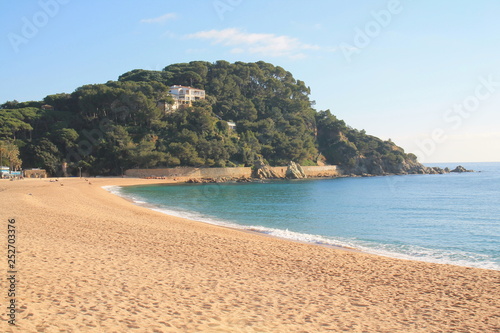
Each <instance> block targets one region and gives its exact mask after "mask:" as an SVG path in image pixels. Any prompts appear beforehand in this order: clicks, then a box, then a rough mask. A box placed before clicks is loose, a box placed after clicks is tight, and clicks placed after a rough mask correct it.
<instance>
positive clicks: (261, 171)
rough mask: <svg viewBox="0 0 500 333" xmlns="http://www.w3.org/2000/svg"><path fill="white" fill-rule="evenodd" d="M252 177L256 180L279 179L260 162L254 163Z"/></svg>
mask: <svg viewBox="0 0 500 333" xmlns="http://www.w3.org/2000/svg"><path fill="white" fill-rule="evenodd" d="M253 177H254V178H258V179H279V178H281V177H280V176H279V175H278V174H277V173H276V172H274V171H273V170H271V169H270V168H269V166H268V165H267V164H265V163H264V161H262V160H258V161H257V162H256V163H255V167H254V171H253Z"/></svg>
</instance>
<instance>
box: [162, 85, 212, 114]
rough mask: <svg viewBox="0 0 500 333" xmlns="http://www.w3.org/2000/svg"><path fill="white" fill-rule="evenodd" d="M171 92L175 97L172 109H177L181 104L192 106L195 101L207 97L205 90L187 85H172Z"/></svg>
mask: <svg viewBox="0 0 500 333" xmlns="http://www.w3.org/2000/svg"><path fill="white" fill-rule="evenodd" d="M169 92H170V94H171V95H172V97H173V98H174V105H173V106H172V110H177V109H178V108H179V107H180V106H182V105H186V106H191V105H192V104H193V101H197V100H200V99H205V90H203V89H196V88H192V87H186V86H177V85H174V86H171V87H170V91H169Z"/></svg>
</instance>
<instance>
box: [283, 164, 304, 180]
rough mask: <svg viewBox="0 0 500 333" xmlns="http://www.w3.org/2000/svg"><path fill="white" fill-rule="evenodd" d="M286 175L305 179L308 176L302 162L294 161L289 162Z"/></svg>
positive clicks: (289, 177)
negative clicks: (301, 164)
mask: <svg viewBox="0 0 500 333" xmlns="http://www.w3.org/2000/svg"><path fill="white" fill-rule="evenodd" d="M285 176H286V178H288V179H303V178H306V177H307V176H306V174H305V173H304V170H303V169H302V167H301V166H300V164H298V163H295V162H293V161H290V163H288V167H287V169H286V173H285Z"/></svg>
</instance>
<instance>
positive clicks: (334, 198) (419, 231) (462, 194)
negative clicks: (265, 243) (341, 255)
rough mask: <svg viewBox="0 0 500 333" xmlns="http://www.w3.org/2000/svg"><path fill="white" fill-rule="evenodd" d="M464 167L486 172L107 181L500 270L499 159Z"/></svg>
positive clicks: (244, 221)
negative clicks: (258, 179) (248, 180)
mask: <svg viewBox="0 0 500 333" xmlns="http://www.w3.org/2000/svg"><path fill="white" fill-rule="evenodd" d="M456 165H457V164H456V163H455V164H453V165H448V164H437V166H440V167H446V166H453V167H454V166H456ZM462 165H464V166H465V167H466V168H468V169H469V168H472V169H474V170H478V171H481V172H475V173H462V174H456V173H451V174H445V175H408V176H386V177H371V178H337V179H322V180H300V181H264V182H262V183H238V184H236V183H235V184H233V183H226V184H203V185H192V184H176V185H163V186H158V185H154V186H133V187H124V188H108V189H109V190H111V191H112V192H114V193H117V194H119V195H122V196H125V197H129V198H131V199H132V200H134V201H135V202H136V203H137V204H140V205H147V206H148V207H150V208H152V209H155V210H159V211H163V212H165V213H168V214H173V215H177V216H182V217H187V218H191V219H195V220H198V221H203V222H208V223H214V224H219V225H227V226H231V227H236V228H242V229H252V230H257V231H260V232H264V233H268V234H271V235H275V236H279V237H285V238H289V239H294V240H300V241H306V242H313V243H321V244H331V245H339V246H349V247H355V248H358V249H360V250H363V251H366V252H370V253H375V254H380V255H386V256H391V257H396V258H406V259H416V260H422V261H429V262H437V263H449V264H455V265H461V266H470V267H480V268H487V269H494V270H500V163H478V164H471V163H464V164H462Z"/></svg>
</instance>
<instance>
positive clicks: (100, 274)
mask: <svg viewBox="0 0 500 333" xmlns="http://www.w3.org/2000/svg"><path fill="white" fill-rule="evenodd" d="M90 181H91V184H89V183H88V182H87V181H85V180H84V179H80V178H71V179H63V178H61V179H59V181H58V182H50V181H49V180H48V179H25V180H21V181H0V202H1V208H2V209H1V219H0V220H1V227H0V234H1V236H0V239H1V242H2V245H1V248H2V250H1V251H2V253H1V258H3V259H2V260H1V261H0V267H1V269H2V284H1V287H0V288H1V290H0V293H1V295H2V297H1V298H0V299H1V300H2V311H1V314H0V319H1V323H0V331H2V332H500V301H499V300H498V295H500V272H499V271H492V270H483V269H475V268H465V267H458V266H451V265H439V264H430V263H424V262H415V261H407V260H399V259H392V258H386V257H379V256H375V255H370V254H364V253H356V252H352V251H345V250H340V249H334V248H328V247H322V246H317V245H312V244H303V243H296V242H291V241H287V240H282V239H277V238H272V237H268V236H265V235H259V234H252V233H248V232H243V231H239V230H232V229H228V228H223V227H218V226H213V225H208V224H204V223H199V222H195V221H190V220H186V219H182V218H177V217H172V216H167V215H164V214H162V213H159V212H155V211H152V210H149V209H147V208H143V207H139V206H136V205H134V204H132V203H131V202H129V201H127V200H125V199H123V198H120V197H117V196H115V195H113V194H111V193H109V192H107V191H106V190H104V189H103V188H102V186H105V185H134V184H154V183H165V182H166V181H165V180H144V179H128V178H95V179H94V178H92V179H90ZM9 219H15V225H16V228H17V229H16V251H17V252H16V270H17V273H16V279H17V280H16V284H15V289H16V292H15V294H16V296H15V302H16V314H15V315H16V318H15V323H16V326H11V325H9V324H8V322H7V321H8V319H9V318H8V315H7V312H8V309H7V306H8V304H9V303H8V302H10V299H12V297H8V289H9V285H8V283H6V279H5V276H6V275H7V271H8V267H7V232H8V231H7V225H8V220H9Z"/></svg>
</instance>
